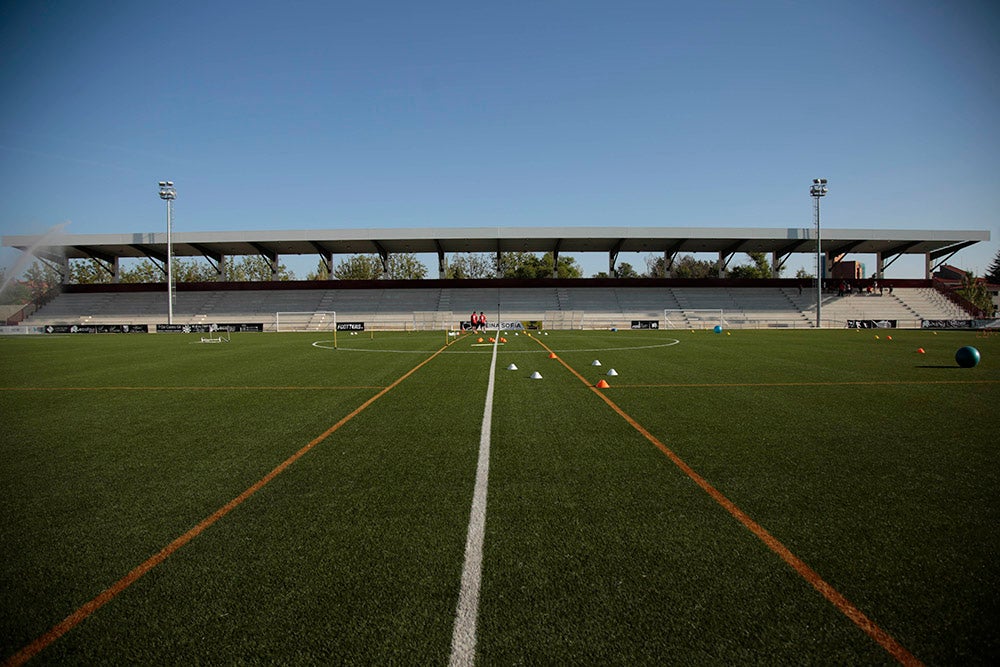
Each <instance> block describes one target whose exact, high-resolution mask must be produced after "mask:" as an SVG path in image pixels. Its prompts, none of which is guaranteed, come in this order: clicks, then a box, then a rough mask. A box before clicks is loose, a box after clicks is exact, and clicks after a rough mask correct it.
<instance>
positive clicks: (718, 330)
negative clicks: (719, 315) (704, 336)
mask: <svg viewBox="0 0 1000 667" xmlns="http://www.w3.org/2000/svg"><path fill="white" fill-rule="evenodd" d="M712 331H714V332H715V333H722V325H721V324H716V325H715V328H714V329H712Z"/></svg>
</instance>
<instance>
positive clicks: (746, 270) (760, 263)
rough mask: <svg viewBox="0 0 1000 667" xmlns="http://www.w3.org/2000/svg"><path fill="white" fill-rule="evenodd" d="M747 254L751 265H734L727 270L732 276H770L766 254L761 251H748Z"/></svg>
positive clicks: (769, 265) (769, 264)
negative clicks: (751, 262)
mask: <svg viewBox="0 0 1000 667" xmlns="http://www.w3.org/2000/svg"><path fill="white" fill-rule="evenodd" d="M747 255H748V256H749V257H750V259H751V260H752V261H753V265H749V264H741V265H740V266H734V267H733V268H732V270H731V271H730V272H729V275H730V277H732V278H770V277H771V263H770V262H768V261H767V255H765V254H764V253H762V252H748V253H747Z"/></svg>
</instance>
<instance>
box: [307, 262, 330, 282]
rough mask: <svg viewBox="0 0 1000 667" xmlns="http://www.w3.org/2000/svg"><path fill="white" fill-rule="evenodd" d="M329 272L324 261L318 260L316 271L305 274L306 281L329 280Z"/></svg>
mask: <svg viewBox="0 0 1000 667" xmlns="http://www.w3.org/2000/svg"><path fill="white" fill-rule="evenodd" d="M329 279H330V271H329V269H327V268H326V261H324V260H322V259H321V260H319V261H318V262H317V263H316V270H315V271H310V272H309V273H307V274H306V280H329Z"/></svg>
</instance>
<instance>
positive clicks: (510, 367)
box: [507, 364, 517, 371]
mask: <svg viewBox="0 0 1000 667" xmlns="http://www.w3.org/2000/svg"><path fill="white" fill-rule="evenodd" d="M507 370H509V371H516V370H517V366H516V365H514V364H511V365H510V366H508V367H507Z"/></svg>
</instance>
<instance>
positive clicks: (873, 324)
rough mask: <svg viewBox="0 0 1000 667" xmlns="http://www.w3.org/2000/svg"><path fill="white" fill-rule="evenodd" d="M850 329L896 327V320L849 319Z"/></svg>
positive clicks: (848, 325)
mask: <svg viewBox="0 0 1000 667" xmlns="http://www.w3.org/2000/svg"><path fill="white" fill-rule="evenodd" d="M847 328H848V329H895V328H896V320H847Z"/></svg>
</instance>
